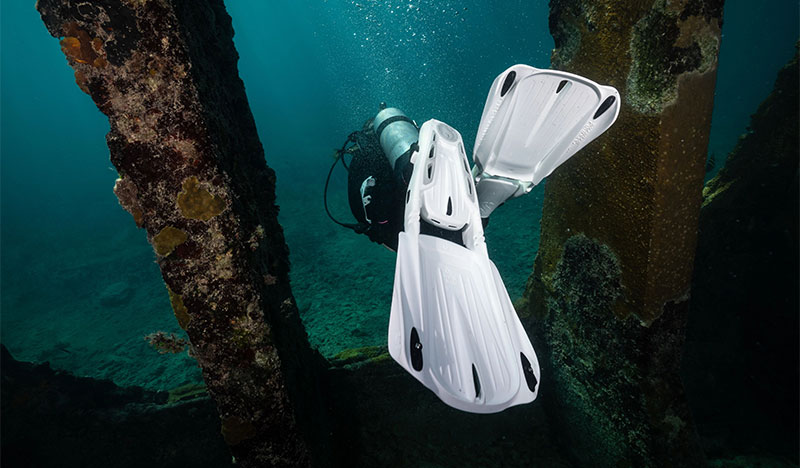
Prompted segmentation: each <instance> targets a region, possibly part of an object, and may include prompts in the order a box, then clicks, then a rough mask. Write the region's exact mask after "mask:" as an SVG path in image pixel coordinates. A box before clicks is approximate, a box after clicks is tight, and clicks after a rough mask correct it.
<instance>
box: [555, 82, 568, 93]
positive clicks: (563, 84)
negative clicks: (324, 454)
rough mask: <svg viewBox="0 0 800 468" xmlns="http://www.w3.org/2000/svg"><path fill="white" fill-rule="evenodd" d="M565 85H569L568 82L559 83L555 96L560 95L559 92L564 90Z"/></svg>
mask: <svg viewBox="0 0 800 468" xmlns="http://www.w3.org/2000/svg"><path fill="white" fill-rule="evenodd" d="M567 83H569V81H567V80H561V83H559V84H558V89H557V90H556V94H558V93H560V92H561V90H562V89H564V86H566V85H567Z"/></svg>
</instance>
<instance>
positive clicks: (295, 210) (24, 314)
mask: <svg viewBox="0 0 800 468" xmlns="http://www.w3.org/2000/svg"><path fill="white" fill-rule="evenodd" d="M498 5H499V4H498V3H497V2H490V1H478V0H473V1H467V2H458V3H457V2H446V1H430V0H428V1H414V2H408V1H403V2H399V1H368V0H364V1H360V2H338V1H324V0H303V1H289V0H272V1H270V2H245V1H241V0H238V1H236V0H233V1H229V2H228V10H229V12H230V14H231V16H232V17H233V21H234V28H235V30H236V36H235V39H234V40H235V42H236V46H237V49H238V51H239V54H240V56H241V58H240V62H239V70H240V74H241V76H242V79H243V80H244V82H245V86H246V88H247V93H248V98H249V101H250V105H251V108H252V111H253V114H254V116H255V119H256V123H257V125H258V129H259V134H260V137H261V140H262V142H263V144H264V148H265V152H266V158H267V162H268V163H269V164H270V166H272V167H273V168H274V169H275V170H276V171H277V176H278V186H277V191H278V203H279V205H280V206H281V214H280V220H281V223H282V224H283V226H284V228H285V231H286V238H287V242H288V243H289V247H290V250H291V260H292V264H293V269H292V286H293V290H294V294H295V296H296V299H297V302H298V304H299V306H300V309H301V311H302V317H303V320H304V322H305V323H306V325H307V329H308V332H309V337H310V340H311V342H312V344H313V345H315V346H317V347H318V348H319V349H320V350H321V351H322V352H323V354H325V355H327V356H332V355H334V354H336V353H337V352H339V351H341V350H343V349H346V348H352V347H358V346H367V345H380V344H384V342H385V339H386V337H385V334H386V328H387V324H388V311H389V304H390V296H391V285H392V275H393V268H394V255H393V254H392V253H390V252H388V251H386V250H385V249H383V248H382V247H379V246H377V245H376V244H372V243H370V242H369V241H368V240H367V239H366V238H365V237H361V236H355V235H353V234H352V233H351V232H349V231H346V230H344V229H342V228H339V227H338V226H336V225H334V224H333V223H331V222H330V221H329V220H328V219H327V217H326V216H325V214H324V211H323V209H322V196H321V195H322V187H323V183H324V177H325V174H326V172H327V169H328V167H329V165H330V163H331V162H332V153H333V150H334V149H335V148H337V147H339V146H340V145H341V143H342V142H343V140H344V138H345V137H346V136H347V135H348V134H349V133H350V132H351V131H353V130H355V129H357V128H360V126H361V125H362V123H363V122H364V120H366V119H367V118H369V117H370V116H371V115H372V114H373V113H374V112H375V111H376V110H377V106H378V104H379V103H380V102H381V101H386V102H387V103H389V104H390V105H393V106H398V107H401V108H403V109H404V110H405V111H406V113H407V114H408V115H410V116H411V117H412V118H414V119H416V120H417V121H418V122H423V121H425V120H427V119H429V118H437V119H440V120H443V121H445V122H448V123H449V124H451V125H452V126H454V127H455V128H457V129H459V130H460V132H461V133H462V135H463V136H464V140H465V143H466V144H467V146H468V147H469V146H471V143H472V141H473V140H474V135H475V131H476V128H477V124H478V120H479V118H480V113H481V110H482V108H483V103H484V100H485V96H486V92H487V91H488V87H489V85H490V84H491V82H492V80H493V79H494V77H495V76H496V75H497V74H498V73H500V72H501V71H502V70H504V69H505V68H507V67H508V66H509V65H511V64H514V63H518V62H522V63H528V64H530V65H533V66H537V67H541V68H546V67H547V66H548V65H549V57H550V50H551V49H552V47H553V42H552V38H551V37H550V34H549V31H548V28H547V15H548V5H547V2H545V1H508V2H503V3H502V8H500V7H498ZM797 16H798V15H797V3H796V2H793V1H780V2H779V1H774V2H770V5H769V7H765V6H763V5H758V6H756V5H755V4H752V3H749V2H745V1H742V0H739V1H728V2H727V6H726V9H725V25H724V28H723V34H724V36H723V43H722V49H721V53H720V67H719V73H718V84H717V95H716V101H715V111H714V120H713V127H712V136H711V143H710V150H711V151H714V152H715V153H716V155H717V162H718V164H721V162H722V160H724V154H726V153H727V152H728V151H729V150H730V149H731V148H732V147H733V145H734V144H735V142H736V139H737V138H738V135H740V134H741V133H743V132H745V131H746V126H747V123H748V119H749V115H750V114H751V113H752V112H753V111H754V110H755V108H756V106H757V105H758V103H759V102H760V101H761V100H762V99H763V98H764V97H765V96H766V95H767V93H768V92H769V90H770V89H771V87H772V83H773V80H774V77H775V74H776V73H777V70H778V69H779V68H780V67H781V66H782V65H783V64H784V63H785V62H786V61H787V60H788V59H789V58H790V56H791V54H792V53H793V47H794V43H795V41H796V40H797V38H798V26H797ZM0 35H1V37H0V39H1V41H0V47H2V54H0V70H2V78H1V79H0V102H1V103H2V104H1V108H0V158H1V159H0V164H1V165H0V291H1V292H2V294H1V295H0V329H1V330H0V332H1V336H0V339H1V340H2V342H3V343H4V344H5V345H6V346H8V347H9V349H10V350H11V352H12V353H14V354H15V355H16V356H17V357H18V358H20V359H23V360H35V361H50V362H51V364H52V365H53V366H54V367H56V368H61V369H67V370H70V371H73V372H76V373H78V374H80V375H90V376H95V377H105V378H111V379H113V380H114V381H116V382H117V383H120V384H135V385H142V386H145V387H148V388H157V389H164V388H170V387H174V386H177V385H180V384H183V383H186V382H191V381H197V380H199V379H200V375H199V371H198V369H197V368H196V366H195V365H194V363H193V362H192V360H191V358H189V357H188V356H185V355H159V354H158V353H157V352H155V351H154V350H152V349H151V348H150V347H149V346H148V345H147V343H146V342H145V341H144V339H143V337H144V335H146V334H148V333H151V332H154V331H156V330H164V331H168V332H174V333H178V334H180V333H181V331H180V329H179V327H178V326H177V323H175V319H174V317H173V316H172V312H171V308H170V306H169V301H168V297H167V293H166V289H165V288H164V286H163V282H162V280H161V277H160V275H159V272H158V268H157V266H156V264H155V255H154V254H153V252H152V249H151V248H150V246H149V245H148V244H147V242H146V240H145V236H144V232H142V231H140V230H137V229H136V227H135V225H134V223H133V222H132V220H131V219H130V216H129V215H128V214H127V213H126V212H124V211H123V210H122V209H121V208H120V207H119V205H118V203H117V200H116V197H115V196H114V194H113V193H112V191H111V188H112V187H113V184H114V180H115V179H116V172H115V171H114V169H113V167H112V166H111V164H110V162H109V160H108V150H107V148H106V146H105V141H104V135H105V133H106V132H107V131H108V124H107V121H106V119H105V117H104V116H103V115H101V114H100V113H99V112H98V111H97V109H96V108H95V106H94V104H93V103H92V102H91V100H90V99H89V98H88V96H86V95H85V94H84V93H82V92H81V91H80V90H79V89H78V87H77V86H76V85H75V83H74V77H73V75H72V70H71V69H70V68H69V66H68V65H67V63H66V60H65V58H64V57H63V55H62V53H61V51H60V49H59V46H58V42H57V41H56V40H55V39H53V38H51V37H50V36H49V34H48V33H47V31H46V30H45V28H44V26H43V24H42V22H41V20H40V19H39V17H38V14H37V13H36V11H35V10H34V8H33V3H32V2H2V3H0ZM344 180H345V175H344V173H343V172H340V173H336V174H335V175H334V181H333V182H332V184H331V188H330V191H331V203H332V204H333V205H334V211H335V213H337V214H338V216H339V217H341V218H349V212H348V210H347V207H346V200H345V193H344ZM541 200H542V187H538V188H537V189H536V190H535V191H534V192H533V193H532V194H530V195H528V196H526V197H523V198H521V199H518V200H513V201H511V202H509V203H508V204H507V205H506V206H504V207H503V208H502V209H501V210H498V212H497V214H496V215H494V216H493V218H492V223H491V225H490V226H489V228H488V230H487V242H488V244H489V246H490V256H491V257H492V258H493V259H494V260H495V262H496V263H497V265H498V269H499V270H500V272H501V274H502V276H503V278H504V280H505V281H506V284H507V286H508V289H509V292H510V294H511V296H512V298H514V297H516V296H518V295H519V294H520V293H521V292H522V289H523V287H524V283H525V280H526V279H527V276H528V274H529V273H530V270H531V265H532V263H533V259H534V256H535V254H536V247H537V242H538V231H539V219H540V216H541Z"/></svg>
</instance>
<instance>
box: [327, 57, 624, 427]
mask: <svg viewBox="0 0 800 468" xmlns="http://www.w3.org/2000/svg"><path fill="white" fill-rule="evenodd" d="M618 115H619V93H618V92H617V90H616V89H614V88H612V87H610V86H601V85H598V84H597V83H595V82H593V81H591V80H589V79H586V78H583V77H581V76H578V75H574V74H571V73H566V72H562V71H556V70H544V69H536V68H533V67H530V66H527V65H514V66H512V67H511V68H509V69H508V70H506V71H504V72H503V73H501V74H500V75H499V76H498V77H497V78H496V79H495V80H494V82H493V84H492V86H491V88H490V91H489V96H488V98H487V99H486V104H485V106H484V109H483V114H482V116H481V121H480V125H479V127H478V134H477V136H476V138H475V145H474V147H473V153H472V159H473V161H474V166H473V167H472V168H471V169H470V166H469V160H468V159H467V155H466V151H465V149H464V143H463V140H462V138H461V134H460V133H459V132H458V131H457V130H455V129H454V128H452V127H450V126H449V125H447V124H445V123H443V122H440V121H438V120H429V121H427V122H425V123H423V124H422V126H419V127H418V126H417V124H416V123H415V122H414V121H413V120H411V119H410V118H409V117H408V116H406V115H405V114H404V113H403V112H402V111H401V110H399V109H396V108H387V107H386V105H385V104H381V109H380V111H379V112H378V114H377V115H376V116H375V117H373V118H372V119H370V120H368V121H367V122H366V123H365V124H364V128H363V129H362V130H361V131H357V132H353V133H352V134H350V136H349V137H348V139H347V141H346V142H345V144H344V145H343V146H342V148H341V149H340V150H339V151H338V152H337V158H336V161H334V163H333V165H332V166H331V170H330V172H329V173H328V179H327V180H326V183H325V195H324V201H325V210H326V212H327V213H328V216H330V217H331V219H333V220H334V222H336V223H337V224H340V225H342V226H344V227H346V228H348V229H352V230H353V231H355V232H357V233H359V234H365V235H367V236H368V237H369V238H370V240H372V241H374V242H376V243H379V244H382V245H384V246H386V247H388V248H390V249H392V250H394V251H396V252H397V263H396V268H395V276H394V289H393V293H392V307H391V315H390V318H389V338H388V341H389V353H390V354H391V356H392V358H393V359H394V360H395V361H397V363H398V364H400V365H401V366H402V367H403V368H405V369H406V371H408V372H409V373H410V374H411V375H413V376H414V377H415V378H416V379H417V380H419V381H420V382H421V383H422V384H423V385H425V386H426V387H427V388H428V389H430V390H431V391H433V392H434V393H435V394H436V395H437V396H438V397H439V398H440V399H441V400H442V401H443V402H445V403H446V404H448V405H450V406H452V407H454V408H457V409H459V410H462V411H468V412H473V413H496V412H499V411H502V410H504V409H505V408H508V407H510V406H514V405H518V404H523V403H529V402H531V401H533V400H534V399H535V398H536V395H537V392H538V388H539V382H540V369H539V362H538V360H537V358H536V353H535V352H534V350H533V346H532V345H531V342H530V340H529V339H528V335H527V333H526V332H525V330H524V328H523V327H522V324H521V323H520V321H519V318H518V317H517V314H516V312H515V310H514V307H513V305H512V303H511V299H510V298H509V296H508V292H507V291H506V288H505V285H504V284H503V280H502V279H501V278H500V274H499V273H498V271H497V268H496V267H495V265H494V263H493V262H492V261H491V260H490V259H489V256H488V253H487V249H486V243H485V241H484V235H483V229H484V227H485V226H486V223H487V222H488V218H489V215H491V213H492V212H493V211H494V210H495V209H496V208H497V207H498V206H500V205H502V204H503V203H504V202H505V201H506V200H508V199H509V198H513V197H518V196H521V195H524V194H526V193H528V192H530V191H531V189H532V188H533V187H534V186H535V185H537V184H539V183H540V182H541V181H542V180H543V179H544V178H545V177H547V176H548V175H549V174H550V173H552V172H553V170H555V169H556V168H557V167H558V166H559V165H561V164H562V163H564V162H565V161H566V160H567V159H569V158H570V157H571V156H572V155H574V154H575V153H576V152H577V151H579V150H580V149H581V148H583V147H584V146H586V144H588V143H589V142H590V141H592V140H594V139H595V138H597V137H598V136H599V135H600V134H602V133H603V132H604V131H606V130H607V129H608V128H609V127H610V126H611V125H612V124H613V123H614V121H615V120H616V119H617V116H618ZM346 155H349V156H350V162H349V163H347V162H346V161H345V156H346ZM339 161H341V162H342V164H343V165H344V166H345V168H346V169H347V170H348V184H347V186H348V201H349V205H350V209H351V211H352V213H353V216H354V217H355V218H356V220H357V222H356V223H343V222H340V221H338V220H336V219H334V217H333V216H332V215H331V213H330V211H329V210H328V202H327V191H328V182H329V181H330V176H331V173H332V172H333V168H334V167H335V165H336V163H338V162H339Z"/></svg>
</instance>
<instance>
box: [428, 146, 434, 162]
mask: <svg viewBox="0 0 800 468" xmlns="http://www.w3.org/2000/svg"><path fill="white" fill-rule="evenodd" d="M428 159H433V147H431V151H430V153H428Z"/></svg>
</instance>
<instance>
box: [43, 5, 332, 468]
mask: <svg viewBox="0 0 800 468" xmlns="http://www.w3.org/2000/svg"><path fill="white" fill-rule="evenodd" d="M37 8H38V10H39V12H40V13H41V16H42V19H43V20H44V22H45V24H46V26H47V28H48V30H49V32H50V33H51V34H52V35H53V36H54V37H56V38H58V39H59V40H60V43H61V48H62V51H63V52H64V55H65V56H66V58H67V61H68V62H69V64H70V66H72V67H73V68H74V70H75V78H76V82H77V84H78V86H80V87H81V89H82V90H84V91H85V92H87V93H88V94H89V95H90V96H91V98H92V99H93V100H94V102H95V104H96V105H97V107H98V108H99V109H100V110H101V111H102V112H103V113H104V114H106V115H107V116H108V117H109V122H110V126H111V130H110V132H109V133H108V135H107V142H108V146H109V148H110V150H111V161H112V163H113V164H114V166H115V167H116V169H117V171H118V172H119V175H120V181H118V183H117V187H116V189H115V193H116V194H117V195H118V197H119V200H120V204H121V205H122V206H123V207H124V208H125V209H126V210H128V211H129V212H130V213H131V214H132V215H133V217H134V221H135V222H136V224H137V225H138V226H141V227H143V228H144V229H145V231H146V233H147V237H148V239H149V240H150V242H151V244H153V247H154V249H155V251H156V254H158V264H159V266H160V268H161V272H162V275H163V277H164V281H165V282H166V284H167V287H168V289H169V294H170V298H171V301H172V305H173V308H174V310H175V315H176V318H177V320H178V321H179V323H180V325H181V326H182V327H184V328H185V329H186V332H187V334H188V336H189V338H190V340H191V345H192V353H193V355H194V356H195V357H196V359H197V361H198V363H199V364H200V366H201V368H202V371H203V377H204V379H205V382H206V385H207V387H208V392H209V394H210V395H211V396H212V398H213V399H214V400H215V402H216V404H217V407H218V410H219V413H220V417H221V420H222V421H223V424H222V429H223V434H225V438H226V440H227V441H228V442H229V444H230V445H231V449H232V452H233V454H234V455H235V457H236V458H237V460H239V462H240V463H241V464H242V465H243V466H269V465H271V464H276V465H281V464H294V465H304V464H308V463H310V461H311V459H312V453H311V452H312V450H311V448H310V447H312V446H313V447H314V448H319V449H320V450H324V449H325V447H326V444H325V443H324V441H323V440H322V439H323V437H324V436H322V435H321V434H325V435H327V433H328V432H327V431H326V430H325V422H324V416H323V417H321V415H324V411H323V410H322V403H321V402H320V400H319V395H318V393H317V391H316V388H317V384H316V378H317V376H318V373H319V369H320V360H319V358H318V356H317V355H316V354H315V353H314V352H312V350H311V349H310V347H309V345H308V341H307V337H306V334H305V330H304V329H303V327H302V324H301V322H300V320H299V317H298V313H297V307H296V306H295V302H294V298H293V297H292V293H291V290H290V288H289V278H288V270H289V265H288V252H287V248H286V244H285V241H284V237H283V232H282V229H281V226H280V225H279V224H278V221H277V213H278V207H277V206H276V205H275V195H274V193H275V190H274V189H275V176H274V173H273V171H272V170H271V169H269V168H268V167H267V166H266V164H265V161H264V153H263V149H262V147H261V143H260V141H259V139H258V136H257V134H256V129H255V124H254V121H253V118H252V115H251V113H250V109H249V107H248V104H247V99H246V96H245V93H244V87H243V85H242V82H241V80H240V79H239V76H238V71H237V65H236V62H237V60H238V55H237V53H236V50H235V49H234V46H233V42H232V36H233V30H232V28H231V20H230V17H229V16H228V14H227V13H226V11H225V8H224V6H223V4H222V2H221V1H218V0H208V1H181V0H171V1H167V0H148V1H130V0H128V1H126V0H101V1H96V2H85V1H71V0H67V1H56V0H40V1H39V3H38V4H37ZM267 278H270V279H271V280H267ZM312 416H313V417H314V418H316V419H315V421H314V424H313V425H312V424H311V417H312ZM312 428H313V429H312ZM304 429H307V434H308V435H309V439H307V440H310V441H313V444H309V443H308V442H307V441H306V440H304V438H303V437H302V435H301V433H303V430H304Z"/></svg>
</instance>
